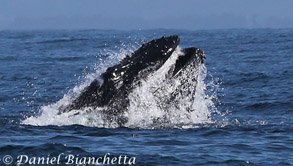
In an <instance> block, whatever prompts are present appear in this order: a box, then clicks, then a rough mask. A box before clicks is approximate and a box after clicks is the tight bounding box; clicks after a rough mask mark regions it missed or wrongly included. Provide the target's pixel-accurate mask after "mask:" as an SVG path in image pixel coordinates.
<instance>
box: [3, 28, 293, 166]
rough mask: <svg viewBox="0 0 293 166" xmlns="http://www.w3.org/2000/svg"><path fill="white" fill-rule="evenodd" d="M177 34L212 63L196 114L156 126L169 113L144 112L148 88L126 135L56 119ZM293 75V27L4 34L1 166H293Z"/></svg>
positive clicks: (87, 121)
mask: <svg viewBox="0 0 293 166" xmlns="http://www.w3.org/2000/svg"><path fill="white" fill-rule="evenodd" d="M174 34H176V35H180V38H181V42H180V47H181V48H185V47H192V46H195V47H198V48H200V49H202V50H204V51H205V53H206V56H207V59H206V61H205V65H203V66H201V68H200V74H199V78H198V79H199V81H198V85H197V87H196V88H197V89H196V94H191V95H193V96H195V99H196V100H195V102H194V103H193V107H194V108H195V111H194V112H192V114H189V115H186V114H185V113H184V110H171V111H170V112H174V114H171V115H170V116H169V117H168V118H170V121H169V123H164V124H159V125H158V124H152V123H151V122H150V121H148V119H149V118H152V117H158V116H162V114H163V112H160V110H158V109H157V108H156V107H148V108H147V109H142V108H141V107H143V106H140V105H138V104H137V99H140V103H141V102H142V101H143V102H145V103H151V102H152V97H150V96H147V94H148V93H146V92H147V90H146V89H147V87H143V88H141V89H138V90H136V91H135V92H134V93H133V94H135V95H133V96H131V97H132V99H133V100H132V101H133V103H134V104H133V105H132V106H133V107H132V110H131V111H129V117H131V121H130V122H129V123H128V124H126V125H125V126H123V127H117V126H115V125H109V124H105V123H102V122H101V121H100V119H99V116H96V115H97V114H95V113H84V114H80V115H78V116H73V115H70V114H64V115H61V116H58V115H57V114H56V108H57V106H60V104H61V105H62V104H66V103H68V102H70V98H71V97H72V96H73V95H75V94H78V93H79V92H81V91H82V88H83V87H85V86H86V85H88V84H89V82H90V81H91V80H92V79H94V78H96V77H98V76H99V74H101V73H102V72H103V71H104V70H105V69H106V68H107V67H109V66H111V65H113V64H115V63H117V62H118V61H119V60H120V59H122V58H123V57H124V56H125V55H127V54H129V53H131V52H132V51H134V50H135V49H137V48H138V47H139V46H140V45H141V44H143V43H144V42H146V41H150V40H152V39H155V38H159V37H161V36H163V35H166V36H168V35H174ZM174 56H175V55H174ZM292 77H293V29H249V30H245V29H232V30H203V31H185V30H166V29H157V30H140V31H114V30H107V31H106V30H80V31H77V30H76V31H75V30H58V31H0V133H1V134H0V165H5V164H6V163H11V164H12V165H17V163H16V162H17V161H20V159H21V157H22V160H21V162H22V163H25V164H23V165H29V161H30V162H31V165H37V163H34V157H35V158H37V157H39V158H41V157H43V158H45V159H47V158H49V159H52V158H54V157H56V159H58V156H60V162H61V164H63V165H64V164H68V165H78V164H79V165H85V164H83V163H84V161H86V159H84V158H83V157H95V158H98V157H102V159H101V160H100V161H101V162H102V161H103V159H104V158H106V159H109V160H111V161H112V159H113V158H114V159H115V157H116V159H117V160H118V159H119V156H120V157H121V156H122V157H125V156H126V157H128V160H126V164H131V163H135V165H146V166H150V165H217V166H220V165H237V166H238V165H266V166H267V165H293V121H292V117H293V86H292V85H293V79H292ZM153 80H154V79H153ZM153 80H150V81H151V83H152V81H153ZM148 85H149V84H148ZM151 105H152V104H151ZM152 106H153V105H152ZM7 155H9V156H7ZM70 155H72V156H73V157H74V159H73V160H70V162H71V161H72V162H71V163H70V162H69V163H66V162H68V158H69V156H70ZM72 156H71V157H72ZM105 156H106V157H105ZM66 157H67V158H66ZM107 157H108V158H107ZM26 159H27V160H26ZM129 159H131V160H129ZM121 161H122V160H121ZM53 163H54V162H53ZM114 163H115V164H116V165H119V163H117V162H114ZM45 164H46V163H45ZM105 164H107V160H106V162H105ZM109 164H111V163H109ZM115 164H114V165H115ZM47 165H50V164H48V163H47ZM51 165H54V164H51ZM55 165H58V163H55Z"/></svg>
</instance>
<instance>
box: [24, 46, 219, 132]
mask: <svg viewBox="0 0 293 166" xmlns="http://www.w3.org/2000/svg"><path fill="white" fill-rule="evenodd" d="M127 53H129V50H128V51H125V50H123V51H122V52H121V53H119V54H112V57H111V56H110V57H109V58H108V61H107V63H102V64H100V65H99V66H98V67H96V71H95V72H94V73H91V74H88V75H87V77H86V81H85V82H83V83H82V84H80V85H77V86H75V87H74V88H73V89H72V90H71V91H70V92H69V93H68V94H66V95H64V97H63V98H62V99H60V100H59V101H58V102H56V103H54V104H50V105H47V106H43V107H42V108H41V109H40V115H36V116H31V117H26V118H25V120H23V122H22V123H23V124H27V125H36V126H47V125H57V126H63V125H72V124H79V125H84V126H94V127H109V128H115V127H118V124H117V123H116V122H109V121H107V120H105V119H106V118H104V115H103V114H102V111H101V110H102V109H103V108H96V109H94V110H92V109H91V108H84V109H82V110H73V111H70V112H67V113H62V114H59V115H58V112H59V111H58V108H59V107H62V106H66V105H68V104H69V103H71V102H72V100H73V99H74V98H75V97H76V96H78V95H79V94H80V93H81V91H82V90H83V89H84V88H85V87H86V86H87V85H89V83H90V82H91V81H92V80H93V79H94V78H97V77H98V76H99V75H100V74H101V73H102V72H103V71H105V69H106V68H107V67H109V66H112V65H113V64H115V63H117V62H118V61H119V60H121V59H122V58H123V57H124V56H125V55H126V54H127ZM180 54H181V51H180V48H177V49H176V50H175V51H174V53H173V54H172V55H171V57H170V58H169V59H168V60H167V61H166V63H165V64H164V65H163V66H162V67H161V68H160V69H159V70H158V71H156V72H154V73H152V74H151V75H150V76H149V77H148V78H147V79H146V80H141V84H140V86H137V87H136V88H135V89H134V90H133V91H132V92H131V93H130V95H129V100H130V106H129V108H128V111H127V112H125V115H124V116H125V117H127V118H128V122H127V123H126V124H125V127H130V128H160V127H175V126H181V127H182V128H189V127H192V126H194V124H206V123H213V118H212V113H213V112H214V111H215V107H214V103H213V98H214V96H209V95H207V94H206V86H207V84H206V83H205V82H204V79H205V78H206V73H207V69H206V67H205V66H204V65H201V66H200V67H199V70H198V71H197V72H198V73H199V74H197V73H196V74H195V73H190V74H188V73H185V74H186V75H184V77H186V79H189V78H191V77H194V76H197V75H198V78H197V86H196V90H195V92H194V93H192V94H187V95H186V94H185V95H184V96H179V97H176V102H174V103H172V104H171V105H170V106H169V107H168V110H167V111H166V110H165V109H163V108H164V107H165V105H164V103H162V102H163V100H162V98H164V97H166V94H163V93H167V94H168V93H169V91H172V88H176V87H178V86H179V85H180V82H178V81H177V82H176V80H175V81H173V82H171V83H170V82H168V81H166V80H167V79H168V78H167V77H168V71H169V70H170V67H171V66H172V65H173V64H174V63H175V62H176V59H177V58H178V56H180ZM189 81H190V80H189ZM191 85H192V84H191ZM158 86H160V87H167V88H165V89H164V91H162V92H163V93H162V92H161V93H159V94H154V89H158ZM168 87H169V88H168ZM191 99H192V100H191ZM190 109H191V110H192V111H189V110H190Z"/></svg>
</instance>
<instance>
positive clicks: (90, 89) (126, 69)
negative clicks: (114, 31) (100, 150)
mask: <svg viewBox="0 0 293 166" xmlns="http://www.w3.org/2000/svg"><path fill="white" fill-rule="evenodd" d="M179 42H180V38H179V36H169V37H164V36H163V37H162V38H159V39H155V40H152V41H150V42H148V43H145V44H143V45H142V46H141V47H140V48H139V49H137V50H136V51H135V52H133V53H132V54H131V55H127V56H126V57H125V58H124V59H122V60H121V61H120V62H119V63H118V64H116V65H114V66H112V67H109V68H108V69H106V71H105V72H104V73H102V74H101V75H100V77H101V78H102V79H101V80H102V81H101V82H99V81H98V79H95V80H93V81H92V82H91V83H90V85H88V86H87V87H85V88H84V90H83V91H82V92H81V93H80V94H79V95H78V96H75V98H74V99H73V100H72V102H71V103H70V104H68V105H66V106H64V107H62V108H59V114H62V113H64V112H69V111H71V110H80V109H83V108H92V109H95V108H103V109H102V111H103V114H104V115H105V118H106V119H107V120H108V121H115V122H116V123H117V124H118V125H120V126H121V125H123V124H125V123H126V122H127V117H125V116H124V112H127V109H128V107H129V104H130V103H129V94H130V93H131V92H132V90H133V89H134V88H136V87H138V86H140V83H141V81H142V80H145V79H147V78H148V77H149V76H150V75H151V74H152V73H154V72H156V71H157V70H159V69H160V68H161V67H162V66H163V65H164V63H165V62H166V61H167V60H168V59H169V58H170V57H171V55H172V53H173V52H174V51H175V49H177V47H178V45H179ZM204 59H205V54H204V52H203V51H202V50H200V49H198V48H195V47H191V48H184V49H182V51H181V55H180V56H179V57H178V58H177V59H176V62H175V64H174V65H172V67H171V68H170V69H169V72H168V76H167V78H168V79H167V80H166V82H167V84H166V85H168V86H163V87H160V86H158V87H157V88H155V89H154V91H153V92H152V93H153V94H154V96H155V97H157V98H158V99H159V101H160V103H159V104H160V105H161V107H162V108H163V109H166V110H168V108H169V107H172V106H174V105H176V100H178V96H181V97H182V96H184V94H187V93H194V91H195V86H196V83H197V75H198V70H199V66H200V64H202V63H204ZM186 72H188V73H193V75H194V77H192V78H186V77H184V75H185V74H184V73H186ZM162 94H163V95H162ZM188 100H194V99H188ZM190 111H192V110H190Z"/></svg>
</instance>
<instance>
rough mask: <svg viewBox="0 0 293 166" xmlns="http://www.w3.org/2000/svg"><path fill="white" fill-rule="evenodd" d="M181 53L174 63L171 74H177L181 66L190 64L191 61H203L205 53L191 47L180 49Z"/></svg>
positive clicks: (200, 62)
mask: <svg viewBox="0 0 293 166" xmlns="http://www.w3.org/2000/svg"><path fill="white" fill-rule="evenodd" d="M182 52H183V55H181V56H179V57H178V59H177V60H176V63H175V68H174V70H173V74H172V76H175V75H177V74H178V73H179V72H180V71H181V70H182V69H183V68H185V67H186V66H188V65H190V64H191V63H192V62H194V61H197V62H198V63H199V64H202V63H204V60H205V59H206V55H205V53H204V51H202V50H200V49H198V48H195V47H191V48H185V49H183V50H182Z"/></svg>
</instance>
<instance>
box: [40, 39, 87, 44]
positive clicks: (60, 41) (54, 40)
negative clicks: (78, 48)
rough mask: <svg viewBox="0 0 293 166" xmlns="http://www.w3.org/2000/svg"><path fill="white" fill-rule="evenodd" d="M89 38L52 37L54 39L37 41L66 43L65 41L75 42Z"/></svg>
mask: <svg viewBox="0 0 293 166" xmlns="http://www.w3.org/2000/svg"><path fill="white" fill-rule="evenodd" d="M85 40H88V39H85V38H68V39H67V38H64V39H52V40H44V41H40V42H37V43H64V42H74V41H85Z"/></svg>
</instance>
